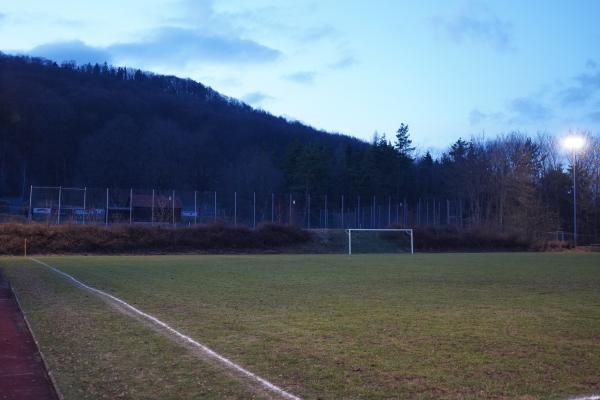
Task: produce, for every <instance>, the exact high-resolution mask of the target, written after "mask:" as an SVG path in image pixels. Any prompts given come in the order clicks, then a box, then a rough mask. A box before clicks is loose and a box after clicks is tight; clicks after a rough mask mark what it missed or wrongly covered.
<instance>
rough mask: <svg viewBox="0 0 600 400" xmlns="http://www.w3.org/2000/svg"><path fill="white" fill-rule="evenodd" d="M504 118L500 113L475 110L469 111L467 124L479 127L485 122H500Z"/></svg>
mask: <svg viewBox="0 0 600 400" xmlns="http://www.w3.org/2000/svg"><path fill="white" fill-rule="evenodd" d="M504 118H505V116H504V114H503V113H501V112H496V113H486V112H483V111H481V110H479V109H477V108H475V109H473V110H471V112H470V113H469V123H470V124H471V125H479V124H480V123H482V122H487V121H493V122H498V121H502V120H503V119H504Z"/></svg>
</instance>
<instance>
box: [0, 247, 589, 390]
mask: <svg viewBox="0 0 600 400" xmlns="http://www.w3.org/2000/svg"><path fill="white" fill-rule="evenodd" d="M39 260H41V261H43V262H45V263H47V264H49V265H51V266H53V267H56V268H58V269H59V270H61V271H63V272H65V273H68V274H70V275H72V276H73V277H75V278H76V279H78V280H80V281H81V282H83V283H85V284H87V285H90V286H92V287H94V288H97V289H100V290H102V291H104V292H106V293H109V294H111V295H113V296H116V297H118V298H119V299H122V300H124V301H126V302H128V303H129V304H132V305H133V306H135V307H137V308H139V309H140V310H142V311H144V312H146V313H149V314H152V315H153V316H156V317H157V318H159V319H160V320H162V321H164V322H166V323H168V324H169V325H170V326H172V327H174V328H175V329H177V330H178V331H180V332H182V333H184V334H185V335H188V336H190V337H191V338H193V339H196V340H198V341H199V342H201V343H203V344H205V345H207V346H209V347H210V348H211V349H213V350H214V351H216V352H218V353H219V354H222V355H224V356H225V357H227V358H229V359H230V360H233V361H234V362H236V363H238V364H240V365H241V366H243V367H244V368H246V369H248V370H249V371H252V372H253V373H255V374H257V375H259V376H261V377H263V378H265V379H267V380H269V381H270V382H272V383H274V384H276V385H277V386H279V387H281V388H283V389H285V390H286V391H289V392H291V393H293V394H294V395H296V396H299V397H301V398H306V399H316V398H321V399H398V398H399V399H404V398H411V399H413V398H416V399H437V398H450V399H464V398H498V399H500V398H521V399H537V398H540V399H553V398H556V399H567V398H570V397H576V396H582V395H591V394H594V393H599V392H600V255H597V254H592V253H556V254H554V253H480V254H415V255H359V256H351V257H350V256H345V255H239V256H212V255H211V256H208V255H207V256H106V257H95V256H94V257H90V256H88V257H79V256H78V257H74V256H73V257H40V258H39ZM0 268H2V269H3V270H4V271H5V273H6V275H7V276H8V277H9V279H10V280H11V283H12V285H13V287H14V289H15V292H16V293H17V295H18V297H19V300H20V302H21V304H22V306H23V308H24V311H25V313H26V316H27V318H28V319H29V321H30V323H31V325H32V328H33V331H34V334H35V336H36V337H37V339H38V341H39V342H40V349H41V351H42V353H43V354H44V356H45V357H46V360H47V362H48V364H49V368H50V370H51V372H52V374H53V375H54V377H55V379H56V380H57V382H58V386H59V389H60V390H61V391H62V392H63V394H64V396H65V398H66V399H67V400H69V399H92V398H93V399H99V398H111V399H116V398H127V399H149V398H156V399H191V398H215V399H222V398H241V399H246V398H269V396H271V397H273V398H277V396H274V395H272V394H271V393H268V392H266V391H264V390H263V389H261V388H260V387H259V386H257V385H256V384H254V383H252V382H251V381H249V380H248V379H245V378H243V377H240V376H239V374H237V373H236V372H235V371H232V370H231V369H229V368H226V367H224V366H223V365H221V364H220V363H218V362H215V361H214V360H212V359H210V358H207V357H205V356H204V355H203V354H200V353H199V352H198V351H196V350H194V349H192V348H190V346H188V345H186V344H185V343H183V342H182V341H181V340H178V339H174V338H173V337H172V336H170V335H169V334H168V333H166V332H164V331H161V330H160V329H156V328H155V327H153V326H151V324H149V323H147V321H144V320H143V319H141V318H139V317H138V316H136V315H133V314H132V313H130V312H128V311H127V310H124V309H122V308H119V307H115V306H114V305H113V304H109V303H108V302H106V301H104V300H102V299H101V298H100V297H98V296H96V295H94V294H93V293H91V292H89V291H85V290H83V289H81V288H80V287H77V286H75V285H73V284H72V283H71V282H69V281H68V280H67V279H65V278H64V277H62V276H60V275H58V274H56V273H55V272H52V271H51V270H50V269H48V268H46V267H44V266H41V265H39V264H36V263H35V262H33V261H31V260H28V259H24V258H0Z"/></svg>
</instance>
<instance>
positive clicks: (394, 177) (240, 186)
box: [0, 53, 600, 234]
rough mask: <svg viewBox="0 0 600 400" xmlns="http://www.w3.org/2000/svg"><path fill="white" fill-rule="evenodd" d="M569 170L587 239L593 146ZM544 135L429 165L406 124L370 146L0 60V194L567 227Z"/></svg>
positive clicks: (488, 145) (29, 62) (203, 94)
mask: <svg viewBox="0 0 600 400" xmlns="http://www.w3.org/2000/svg"><path fill="white" fill-rule="evenodd" d="M588 139H589V140H588V148H587V151H586V153H585V155H582V157H581V158H580V160H579V162H578V164H577V174H578V177H579V180H578V186H577V189H578V205H579V207H580V211H579V212H580V226H581V229H582V232H588V233H595V234H599V233H600V232H599V229H600V228H599V227H600V201H599V200H600V139H599V138H598V136H595V137H594V136H592V135H588ZM557 154H558V151H557V145H556V143H555V141H554V139H553V138H552V137H550V136H539V137H537V138H535V139H532V138H530V137H527V136H526V135H523V134H521V133H518V132H516V133H511V134H507V135H503V136H499V137H497V138H494V139H491V140H478V139H471V140H464V139H462V138H460V139H458V140H457V141H456V142H455V143H453V144H452V145H451V146H450V147H449V148H448V150H447V151H445V152H443V153H442V154H440V155H439V156H438V157H434V155H432V154H431V153H430V152H426V153H425V154H424V155H422V154H419V153H418V152H416V151H415V147H414V146H413V145H412V140H411V138H410V131H409V127H408V125H406V124H404V123H402V124H401V125H400V127H399V128H398V130H397V131H396V132H395V136H394V138H393V141H390V140H388V139H387V137H386V135H385V134H381V135H379V134H376V135H375V136H374V138H373V141H372V142H371V143H366V142H364V141H361V140H358V139H355V138H352V137H349V136H344V135H341V134H331V133H326V132H323V131H319V130H316V129H314V128H311V127H309V126H306V125H303V124H301V123H299V122H295V121H288V120H286V119H284V118H281V117H275V116H273V115H271V114H268V113H266V112H264V111H261V110H255V109H253V108H251V107H250V106H248V105H246V104H244V103H242V102H240V101H238V100H235V99H232V98H229V97H226V96H223V95H221V94H219V93H217V92H216V91H214V90H212V89H211V88H209V87H206V86H204V85H202V84H200V83H197V82H194V81H191V80H186V79H179V78H176V77H173V76H162V75H155V74H151V73H148V72H143V71H140V70H132V69H128V68H122V67H119V68H114V67H111V66H108V65H106V64H104V65H98V64H96V65H91V64H87V65H81V66H77V65H75V64H74V63H64V64H62V65H58V64H56V63H53V62H50V61H47V60H43V59H38V58H30V57H14V56H7V55H2V54H1V53H0V197H3V196H19V195H21V196H24V197H25V196H26V193H27V188H28V187H29V185H32V184H33V185H44V186H46V185H57V186H58V185H73V186H88V187H94V186H96V187H108V186H110V187H125V188H128V187H134V188H156V189H172V188H176V189H193V190H217V191H234V190H235V191H238V192H251V191H262V192H271V191H272V192H287V191H294V192H300V193H315V194H325V193H329V194H332V195H335V194H349V195H360V196H365V197H368V196H378V197H379V198H382V197H386V196H394V197H395V198H401V199H407V200H408V201H409V202H416V201H417V200H418V199H434V198H435V199H438V201H444V200H446V199H449V200H452V201H455V202H457V204H460V212H461V213H462V217H463V218H464V219H465V220H467V221H468V223H469V224H472V225H488V226H493V227H496V228H498V229H511V230H519V231H521V232H524V233H529V232H533V231H536V230H537V231H540V230H542V231H543V230H558V229H570V224H571V221H572V218H571V207H572V196H571V195H572V192H571V190H572V188H571V182H572V180H571V177H570V173H571V170H569V168H572V165H571V163H570V162H568V163H567V165H565V164H564V163H561V157H560V156H558V155H557Z"/></svg>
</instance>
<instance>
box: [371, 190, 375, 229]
mask: <svg viewBox="0 0 600 400" xmlns="http://www.w3.org/2000/svg"><path fill="white" fill-rule="evenodd" d="M371 228H375V196H373V208H372V209H371Z"/></svg>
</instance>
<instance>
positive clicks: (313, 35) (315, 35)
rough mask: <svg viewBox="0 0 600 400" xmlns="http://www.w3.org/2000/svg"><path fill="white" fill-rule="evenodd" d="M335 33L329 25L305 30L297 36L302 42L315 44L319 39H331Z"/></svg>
mask: <svg viewBox="0 0 600 400" xmlns="http://www.w3.org/2000/svg"><path fill="white" fill-rule="evenodd" d="M337 33H338V32H337V31H336V30H335V29H334V28H333V27H332V26H331V25H321V26H314V27H312V28H308V29H306V30H305V31H304V32H302V33H301V34H300V35H299V38H300V39H301V40H303V41H308V42H316V41H319V40H321V39H325V38H328V37H333V36H335V35H337Z"/></svg>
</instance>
